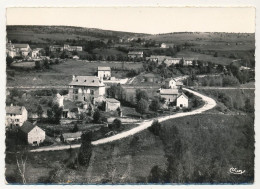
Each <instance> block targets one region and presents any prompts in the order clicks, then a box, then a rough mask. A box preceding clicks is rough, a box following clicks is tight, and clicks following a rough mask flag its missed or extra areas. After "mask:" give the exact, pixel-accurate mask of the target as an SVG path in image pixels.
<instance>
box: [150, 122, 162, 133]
mask: <svg viewBox="0 0 260 189" xmlns="http://www.w3.org/2000/svg"><path fill="white" fill-rule="evenodd" d="M149 131H150V132H152V133H153V134H154V135H156V136H159V134H160V131H161V124H160V123H159V121H158V120H154V121H153V123H152V125H151V127H149Z"/></svg>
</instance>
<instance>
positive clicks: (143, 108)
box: [136, 99, 148, 114]
mask: <svg viewBox="0 0 260 189" xmlns="http://www.w3.org/2000/svg"><path fill="white" fill-rule="evenodd" d="M147 109H148V102H147V100H145V99H141V100H139V101H138V102H137V106H136V111H137V112H139V113H141V114H144V113H146V112H147Z"/></svg>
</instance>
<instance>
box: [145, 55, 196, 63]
mask: <svg viewBox="0 0 260 189" xmlns="http://www.w3.org/2000/svg"><path fill="white" fill-rule="evenodd" d="M146 60H147V61H153V62H156V63H157V64H159V65H160V64H162V63H165V64H166V65H167V66H170V65H176V64H181V63H182V64H183V66H192V65H193V63H194V62H195V63H196V62H197V60H198V59H196V58H184V57H182V58H173V57H170V56H160V55H151V56H150V57H146Z"/></svg>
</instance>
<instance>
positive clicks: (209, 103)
mask: <svg viewBox="0 0 260 189" xmlns="http://www.w3.org/2000/svg"><path fill="white" fill-rule="evenodd" d="M183 90H186V91H188V92H190V93H193V94H194V95H196V96H198V97H201V98H202V100H203V101H204V102H205V104H204V105H203V106H202V107H201V108H198V109H195V110H193V111H191V112H181V113H177V114H174V115H169V116H162V117H159V118H157V119H158V121H159V122H163V121H166V120H169V119H174V118H178V117H184V116H190V115H196V114H200V113H202V112H205V111H207V110H210V109H212V108H214V107H215V106H216V101H215V100H214V99H212V98H210V97H207V96H205V95H202V94H200V93H198V92H195V91H192V90H190V89H186V88H184V89H183ZM152 122H153V119H149V120H145V121H142V122H141V123H140V124H139V126H137V127H135V128H133V129H131V130H128V131H125V132H122V133H119V134H116V135H114V136H111V137H107V138H103V139H100V140H97V141H93V142H92V145H94V146H95V145H99V144H105V143H109V142H113V141H117V140H120V139H123V138H126V137H129V136H132V135H134V134H136V133H139V132H141V131H143V130H145V129H147V128H148V127H150V126H151V125H152ZM79 147H80V144H74V145H71V146H69V145H66V146H65V145H64V146H49V147H42V148H38V149H35V150H31V152H41V151H55V150H65V149H69V148H79Z"/></svg>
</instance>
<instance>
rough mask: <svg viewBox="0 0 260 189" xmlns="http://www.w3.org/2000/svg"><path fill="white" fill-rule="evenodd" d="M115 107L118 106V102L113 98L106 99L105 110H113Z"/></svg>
mask: <svg viewBox="0 0 260 189" xmlns="http://www.w3.org/2000/svg"><path fill="white" fill-rule="evenodd" d="M117 108H120V102H119V101H118V100H116V99H114V98H107V99H106V112H108V111H115V110H117Z"/></svg>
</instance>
